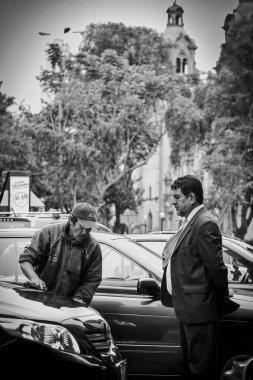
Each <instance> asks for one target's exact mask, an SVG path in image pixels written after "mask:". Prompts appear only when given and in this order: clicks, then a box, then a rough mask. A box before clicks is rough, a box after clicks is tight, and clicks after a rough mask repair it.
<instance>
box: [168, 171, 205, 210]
mask: <svg viewBox="0 0 253 380" xmlns="http://www.w3.org/2000/svg"><path fill="white" fill-rule="evenodd" d="M176 189H180V190H181V191H182V193H183V194H184V196H185V197H187V196H188V195H189V194H190V193H193V194H195V197H196V199H197V202H198V203H199V204H202V203H203V187H202V183H201V182H200V180H199V179H198V178H197V177H195V176H194V175H186V176H184V177H178V178H177V179H176V180H175V181H174V182H173V183H172V185H171V190H176Z"/></svg>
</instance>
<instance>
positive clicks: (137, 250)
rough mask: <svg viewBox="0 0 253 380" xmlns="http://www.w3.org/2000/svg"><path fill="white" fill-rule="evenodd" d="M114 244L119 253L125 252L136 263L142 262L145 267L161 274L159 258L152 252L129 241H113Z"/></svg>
mask: <svg viewBox="0 0 253 380" xmlns="http://www.w3.org/2000/svg"><path fill="white" fill-rule="evenodd" d="M114 242H115V245H116V246H117V248H118V249H119V250H120V251H122V252H126V254H127V253H128V252H131V255H132V256H133V257H136V259H137V260H138V261H140V262H143V264H144V265H146V266H147V267H152V269H154V270H155V271H158V272H159V274H161V273H162V260H161V257H159V256H157V255H154V253H153V252H152V251H150V250H148V249H146V248H145V247H142V246H141V245H140V244H137V243H136V242H134V241H131V240H129V239H115V240H114Z"/></svg>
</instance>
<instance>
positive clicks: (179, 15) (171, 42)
mask: <svg viewBox="0 0 253 380" xmlns="http://www.w3.org/2000/svg"><path fill="white" fill-rule="evenodd" d="M166 13H167V14H168V21H167V27H166V30H165V31H164V33H163V39H164V41H165V42H166V43H167V45H168V49H169V50H170V54H169V56H170V64H171V67H172V72H173V73H174V74H193V73H195V72H197V69H196V63H195V50H196V49H197V45H196V43H195V41H194V40H193V39H192V38H190V37H189V36H188V34H187V33H186V32H185V30H184V19H183V13H184V10H183V8H182V7H181V6H180V5H178V4H177V2H176V0H175V1H174V3H173V5H172V6H170V7H169V8H168V9H167V11H166Z"/></svg>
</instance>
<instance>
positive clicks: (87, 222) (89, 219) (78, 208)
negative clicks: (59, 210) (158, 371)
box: [71, 202, 98, 229]
mask: <svg viewBox="0 0 253 380" xmlns="http://www.w3.org/2000/svg"><path fill="white" fill-rule="evenodd" d="M71 215H73V216H75V217H77V219H78V222H79V223H80V224H81V226H83V228H92V227H95V228H97V229H98V226H97V219H96V210H95V208H94V207H93V206H92V205H91V204H89V203H86V202H80V203H77V204H76V205H75V206H74V207H73V209H72V211H71Z"/></svg>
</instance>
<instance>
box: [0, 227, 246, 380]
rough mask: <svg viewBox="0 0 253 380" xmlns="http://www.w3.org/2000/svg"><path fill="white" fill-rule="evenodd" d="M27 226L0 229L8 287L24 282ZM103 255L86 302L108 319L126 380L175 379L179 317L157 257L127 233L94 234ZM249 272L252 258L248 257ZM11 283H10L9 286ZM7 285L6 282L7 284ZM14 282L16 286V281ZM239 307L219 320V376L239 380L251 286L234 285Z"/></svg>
mask: <svg viewBox="0 0 253 380" xmlns="http://www.w3.org/2000/svg"><path fill="white" fill-rule="evenodd" d="M32 234H33V231H32V230H31V229H24V228H23V229H19V230H18V229H9V230H6V229H5V230H1V231H0V275H1V277H2V279H1V280H2V281H4V282H5V283H9V285H8V284H7V285H8V286H9V287H12V286H14V285H15V284H17V283H19V284H20V283H21V284H22V283H23V282H24V281H25V279H24V277H22V274H21V273H20V270H19V266H18V264H17V260H18V256H19V254H20V252H21V251H22V250H23V247H24V245H25V244H26V242H27V241H29V240H30V238H31V236H32ZM93 235H94V236H95V237H96V239H97V240H98V241H99V242H100V246H101V249H102V255H103V280H102V283H101V285H100V286H99V288H98V290H97V292H96V294H95V296H94V298H93V300H92V303H91V306H92V307H93V308H94V309H95V310H98V311H99V313H100V314H101V315H102V316H103V317H104V319H105V320H106V321H107V322H108V323H109V325H110V328H111V332H112V336H113V337H114V339H115V342H116V345H117V347H118V348H119V350H120V353H121V355H122V358H123V359H126V360H127V372H128V376H129V379H130V378H131V377H132V376H138V377H139V378H140V377H142V378H143V379H147V378H151V376H157V377H159V379H161V378H162V379H171V378H172V377H175V378H180V375H181V374H182V355H181V348H180V343H179V330H178V320H177V318H176V316H175V312H174V309H173V308H167V307H164V306H163V305H162V304H161V301H160V283H161V278H162V263H161V257H160V256H158V255H155V254H154V253H153V252H152V251H150V250H148V249H146V248H144V247H143V246H141V245H140V244H138V243H136V242H134V241H133V240H131V239H129V238H127V237H126V235H117V234H108V233H94V234H93ZM249 262H250V263H251V265H249V270H250V271H251V270H252V268H253V260H252V261H249ZM13 284H14V285H13ZM7 285H6V286H7ZM16 286H17V285H16ZM232 290H233V294H231V295H232V297H233V299H234V300H235V301H236V302H238V303H239V304H240V308H239V309H238V310H237V311H236V312H235V313H232V314H230V315H226V316H224V318H223V319H222V321H221V353H222V356H221V373H222V375H221V379H224V380H225V379H226V380H232V379H235V378H243V376H244V375H243V373H245V372H246V371H248V373H249V372H250V371H251V370H252V365H253V364H252V363H253V292H252V290H253V285H252V284H251V283H248V284H247V288H244V289H242V288H240V286H239V285H238V288H236V287H234V288H233V289H232Z"/></svg>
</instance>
